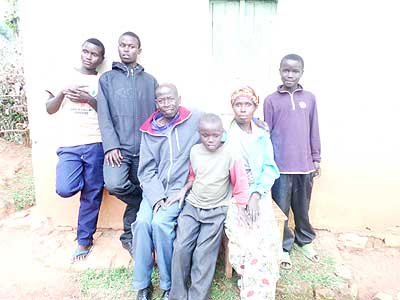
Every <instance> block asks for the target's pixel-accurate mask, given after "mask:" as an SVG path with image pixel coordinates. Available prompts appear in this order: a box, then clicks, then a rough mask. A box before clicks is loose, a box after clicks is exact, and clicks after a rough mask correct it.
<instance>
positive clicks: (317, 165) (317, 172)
mask: <svg viewBox="0 0 400 300" xmlns="http://www.w3.org/2000/svg"><path fill="white" fill-rule="evenodd" d="M314 168H315V171H314V174H313V177H317V178H318V177H320V176H321V165H320V163H319V162H317V161H314Z"/></svg>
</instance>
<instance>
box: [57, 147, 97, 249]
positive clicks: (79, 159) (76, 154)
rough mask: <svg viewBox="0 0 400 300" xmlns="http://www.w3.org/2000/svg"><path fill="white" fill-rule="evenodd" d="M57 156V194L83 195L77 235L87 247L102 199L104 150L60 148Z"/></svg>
mask: <svg viewBox="0 0 400 300" xmlns="http://www.w3.org/2000/svg"><path fill="white" fill-rule="evenodd" d="M57 155H58V158H59V160H58V163H57V169H56V192H57V194H58V195H60V196H61V197H71V196H73V195H75V194H76V193H78V192H81V197H80V206H79V215H78V232H77V236H78V243H79V245H82V246H87V245H89V244H91V243H92V241H93V234H94V233H95V232H96V227H97V219H98V217H99V210H100V205H101V200H102V198H103V185H104V183H103V160H104V154H103V147H102V145H101V143H95V144H87V145H81V146H76V147H61V148H59V149H58V150H57Z"/></svg>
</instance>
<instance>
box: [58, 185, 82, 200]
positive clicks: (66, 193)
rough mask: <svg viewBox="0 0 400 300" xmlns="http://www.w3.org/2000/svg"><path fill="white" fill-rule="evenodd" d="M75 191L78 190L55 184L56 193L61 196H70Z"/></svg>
mask: <svg viewBox="0 0 400 300" xmlns="http://www.w3.org/2000/svg"><path fill="white" fill-rule="evenodd" d="M77 192H78V191H77V190H72V189H69V188H68V187H66V186H57V188H56V193H57V195H59V196H60V197H62V198H68V197H72V196H73V195H75V194H76V193H77Z"/></svg>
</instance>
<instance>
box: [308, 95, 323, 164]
mask: <svg viewBox="0 0 400 300" xmlns="http://www.w3.org/2000/svg"><path fill="white" fill-rule="evenodd" d="M310 146H311V155H312V159H313V161H316V162H320V161H321V140H320V136H319V124H318V111H317V103H316V101H315V98H314V106H313V109H312V111H311V114H310Z"/></svg>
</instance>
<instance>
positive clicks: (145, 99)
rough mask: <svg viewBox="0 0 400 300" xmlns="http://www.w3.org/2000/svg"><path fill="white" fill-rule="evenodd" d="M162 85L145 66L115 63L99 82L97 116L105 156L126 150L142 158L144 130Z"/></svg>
mask: <svg viewBox="0 0 400 300" xmlns="http://www.w3.org/2000/svg"><path fill="white" fill-rule="evenodd" d="M157 86H158V83H157V81H156V79H155V78H154V77H153V76H151V75H150V74H148V73H146V72H144V69H143V67H142V66H141V65H139V64H137V65H136V66H135V67H133V68H132V67H129V66H127V65H125V64H123V63H120V62H114V63H113V65H112V70H111V71H108V72H105V73H104V74H103V75H101V77H100V79H99V92H98V95H97V113H98V118H99V125H100V131H101V137H102V141H103V149H104V153H106V152H108V151H110V150H113V149H125V150H127V151H129V152H131V153H133V155H139V151H140V139H141V132H140V131H139V128H140V126H141V125H142V124H143V123H144V122H145V121H146V119H147V118H148V117H149V116H150V115H151V114H152V113H153V112H154V110H155V108H156V106H155V98H156V96H155V89H156V88H157Z"/></svg>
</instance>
